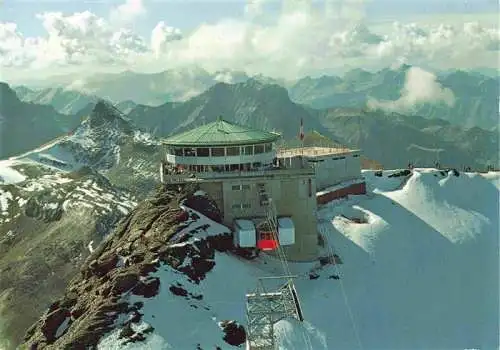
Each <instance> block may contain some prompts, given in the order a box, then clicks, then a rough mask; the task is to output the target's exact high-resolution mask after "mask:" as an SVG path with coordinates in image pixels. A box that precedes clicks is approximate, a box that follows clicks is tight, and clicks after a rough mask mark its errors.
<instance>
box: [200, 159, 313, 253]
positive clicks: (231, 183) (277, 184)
mask: <svg viewBox="0 0 500 350" xmlns="http://www.w3.org/2000/svg"><path fill="white" fill-rule="evenodd" d="M199 185H200V188H201V189H202V190H203V191H205V192H206V193H207V194H208V195H209V196H210V197H211V198H213V199H214V200H215V201H216V203H217V205H218V206H219V208H221V210H222V211H223V215H224V216H223V217H224V224H226V225H228V226H233V222H234V220H235V219H257V220H258V219H259V218H260V219H261V220H262V221H265V218H266V208H267V206H266V205H265V204H264V203H262V202H261V200H262V198H261V196H260V194H261V193H262V189H264V190H265V192H266V193H267V196H268V198H269V199H271V200H272V201H273V203H274V206H275V208H276V212H277V215H278V217H290V218H291V219H292V220H293V223H294V225H295V232H296V236H295V243H294V244H293V245H290V246H286V245H284V246H283V249H284V251H285V254H286V256H287V258H288V259H289V260H297V261H309V260H314V259H316V258H317V249H318V233H317V227H316V190H315V189H316V183H315V178H314V169H311V168H306V169H292V170H291V171H290V170H289V171H283V170H276V171H272V170H270V171H266V172H265V173H264V175H262V176H259V177H255V176H251V175H249V176H244V173H243V174H242V175H240V176H237V177H235V176H234V175H233V174H228V177H227V178H220V179H213V180H210V181H209V180H208V179H207V180H201V181H200V182H199Z"/></svg>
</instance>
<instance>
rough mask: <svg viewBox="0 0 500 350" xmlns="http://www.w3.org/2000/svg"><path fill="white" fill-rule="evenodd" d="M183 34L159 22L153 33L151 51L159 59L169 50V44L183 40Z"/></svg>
mask: <svg viewBox="0 0 500 350" xmlns="http://www.w3.org/2000/svg"><path fill="white" fill-rule="evenodd" d="M181 39H182V32H181V31H180V30H179V29H178V28H174V27H170V26H168V25H167V24H166V23H165V22H163V21H161V22H159V23H158V24H157V25H156V27H154V29H153V31H152V32H151V50H152V51H153V53H154V55H155V57H156V58H159V57H160V56H161V55H162V54H163V53H164V52H165V51H166V50H167V48H168V44H169V43H171V42H173V41H177V40H181Z"/></svg>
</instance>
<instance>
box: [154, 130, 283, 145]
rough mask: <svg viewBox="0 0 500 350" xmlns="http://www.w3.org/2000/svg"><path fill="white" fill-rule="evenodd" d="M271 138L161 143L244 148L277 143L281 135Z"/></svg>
mask: <svg viewBox="0 0 500 350" xmlns="http://www.w3.org/2000/svg"><path fill="white" fill-rule="evenodd" d="M272 134H273V135H272V136H269V137H266V138H261V139H253V140H252V139H249V140H235V141H210V142H196V141H194V142H186V141H179V140H169V139H164V140H162V143H163V144H164V145H167V146H185V147H211V146H221V147H222V146H244V145H255V144H260V143H269V142H274V141H277V140H278V139H280V138H281V134H278V133H272Z"/></svg>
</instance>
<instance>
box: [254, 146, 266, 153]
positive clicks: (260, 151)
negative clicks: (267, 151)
mask: <svg viewBox="0 0 500 350" xmlns="http://www.w3.org/2000/svg"><path fill="white" fill-rule="evenodd" d="M254 152H255V154H260V153H264V145H255V151H254Z"/></svg>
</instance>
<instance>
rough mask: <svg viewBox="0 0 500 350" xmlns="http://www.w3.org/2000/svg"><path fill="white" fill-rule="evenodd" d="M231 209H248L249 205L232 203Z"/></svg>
mask: <svg viewBox="0 0 500 350" xmlns="http://www.w3.org/2000/svg"><path fill="white" fill-rule="evenodd" d="M231 208H232V209H250V203H234V204H233V205H232V206H231Z"/></svg>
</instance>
